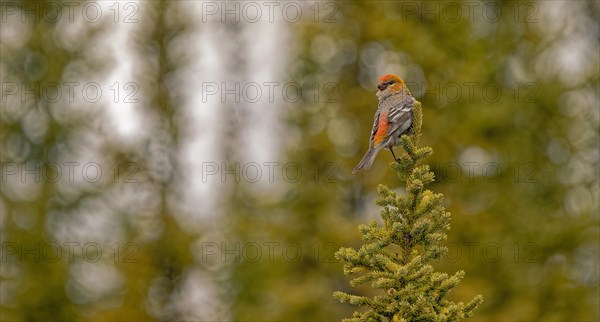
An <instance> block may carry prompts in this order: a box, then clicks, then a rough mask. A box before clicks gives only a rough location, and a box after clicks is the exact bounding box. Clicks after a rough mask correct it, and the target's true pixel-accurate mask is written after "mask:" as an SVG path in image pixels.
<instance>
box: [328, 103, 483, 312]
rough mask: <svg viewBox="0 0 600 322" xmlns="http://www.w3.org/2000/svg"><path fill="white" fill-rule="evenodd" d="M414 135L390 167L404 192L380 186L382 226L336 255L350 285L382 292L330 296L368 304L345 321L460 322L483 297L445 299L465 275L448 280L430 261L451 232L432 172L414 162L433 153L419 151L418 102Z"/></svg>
mask: <svg viewBox="0 0 600 322" xmlns="http://www.w3.org/2000/svg"><path fill="white" fill-rule="evenodd" d="M413 113H414V115H413V122H414V123H413V131H412V135H411V136H410V137H409V136H406V135H403V136H402V146H403V148H404V151H405V152H404V153H403V154H402V156H401V157H400V162H399V163H397V162H394V164H393V165H392V169H393V170H394V171H395V172H396V175H397V176H398V178H399V179H400V180H401V181H402V182H406V193H405V194H401V195H398V194H397V193H396V192H394V191H392V190H390V189H389V188H388V187H386V186H384V185H379V187H378V198H377V201H376V203H377V205H378V206H380V207H381V212H380V214H381V218H382V219H383V226H380V225H378V224H377V222H375V221H373V222H371V223H370V224H369V225H360V226H359V231H360V233H361V234H362V238H363V240H364V241H365V244H363V245H362V246H361V247H360V249H358V250H356V249H353V248H341V249H340V250H339V251H338V252H337V253H336V254H335V255H336V258H337V259H340V260H343V261H344V262H345V265H344V274H346V275H352V276H354V278H353V279H352V280H351V281H350V285H352V286H359V285H362V284H369V283H370V285H371V287H373V288H375V289H378V290H381V291H382V292H381V293H380V294H379V295H377V296H375V297H373V298H370V297H366V296H359V295H352V294H348V293H345V292H339V291H338V292H334V294H333V295H334V297H336V298H337V299H339V300H340V301H341V302H344V303H350V304H353V305H360V306H366V307H367V308H368V309H367V310H366V311H364V312H355V313H354V316H353V318H350V319H346V320H344V321H458V320H460V319H461V318H465V317H468V316H470V315H471V314H472V311H473V310H474V309H475V308H476V307H477V306H478V305H479V304H480V303H481V302H482V301H483V298H482V296H481V295H478V296H476V297H475V298H473V299H472V300H471V301H470V302H469V303H467V304H464V303H462V302H459V303H454V302H451V301H448V300H446V299H445V298H446V296H447V295H448V293H449V292H450V291H451V290H452V289H453V288H454V287H455V286H457V285H458V284H459V283H460V280H461V279H462V278H463V276H464V272H463V271H459V272H457V273H456V274H454V275H452V276H449V275H448V274H445V273H438V272H434V269H433V267H432V266H431V265H429V264H428V263H429V262H431V261H432V260H435V259H439V258H440V257H441V256H442V255H444V254H445V253H446V252H447V248H446V247H444V246H441V245H440V242H442V241H443V240H445V239H446V234H445V233H444V230H447V229H449V228H450V213H449V212H447V211H445V209H444V207H443V206H442V200H443V195H442V194H435V193H433V192H432V191H431V190H425V189H424V187H425V186H426V185H428V184H430V183H431V182H433V180H434V176H433V172H431V171H429V166H428V165H426V164H422V165H418V164H417V163H418V161H420V160H421V159H424V158H426V157H427V156H429V155H430V154H431V152H432V150H431V148H430V147H423V148H417V144H418V141H419V137H420V136H421V124H422V111H421V103H419V102H416V103H415V106H414V107H413Z"/></svg>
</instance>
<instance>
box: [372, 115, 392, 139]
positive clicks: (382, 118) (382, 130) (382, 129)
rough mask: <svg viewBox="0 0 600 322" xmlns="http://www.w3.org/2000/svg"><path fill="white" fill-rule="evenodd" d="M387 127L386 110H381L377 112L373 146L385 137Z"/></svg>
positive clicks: (388, 125) (388, 124)
mask: <svg viewBox="0 0 600 322" xmlns="http://www.w3.org/2000/svg"><path fill="white" fill-rule="evenodd" d="M389 127H390V123H389V122H388V112H387V111H383V112H381V114H379V120H378V121H377V132H375V137H374V138H373V143H374V146H378V145H379V144H380V143H381V141H383V139H385V137H386V136H387V131H388V128H389Z"/></svg>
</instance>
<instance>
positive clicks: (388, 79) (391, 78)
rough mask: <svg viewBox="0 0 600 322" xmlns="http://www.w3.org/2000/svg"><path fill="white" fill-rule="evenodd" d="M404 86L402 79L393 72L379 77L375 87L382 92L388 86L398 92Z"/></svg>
mask: <svg viewBox="0 0 600 322" xmlns="http://www.w3.org/2000/svg"><path fill="white" fill-rule="evenodd" d="M405 87H406V85H404V81H402V79H401V78H400V77H398V75H394V74H385V75H383V76H381V77H379V84H377V88H378V89H379V90H380V91H382V92H383V91H385V90H386V89H388V88H389V89H390V90H391V91H393V92H399V91H401V90H402V89H403V88H405Z"/></svg>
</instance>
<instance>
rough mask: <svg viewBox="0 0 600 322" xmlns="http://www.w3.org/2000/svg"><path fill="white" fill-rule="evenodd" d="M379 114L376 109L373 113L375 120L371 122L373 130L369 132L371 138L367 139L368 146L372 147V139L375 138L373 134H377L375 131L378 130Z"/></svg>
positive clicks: (379, 111) (378, 110)
mask: <svg viewBox="0 0 600 322" xmlns="http://www.w3.org/2000/svg"><path fill="white" fill-rule="evenodd" d="M379 114H381V110H380V109H377V112H375V119H374V120H373V130H372V131H371V138H370V139H369V145H373V139H374V138H375V133H377V129H378V128H379Z"/></svg>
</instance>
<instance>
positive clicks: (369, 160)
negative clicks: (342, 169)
mask: <svg viewBox="0 0 600 322" xmlns="http://www.w3.org/2000/svg"><path fill="white" fill-rule="evenodd" d="M379 150H381V145H380V146H379V147H376V148H375V147H372V146H371V147H369V151H367V153H365V156H364V157H363V158H362V160H360V162H359V163H358V165H356V168H354V170H352V174H355V173H356V172H357V171H358V170H360V169H361V168H362V169H365V170H369V168H370V167H371V165H372V164H373V161H375V157H376V156H377V153H379Z"/></svg>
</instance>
